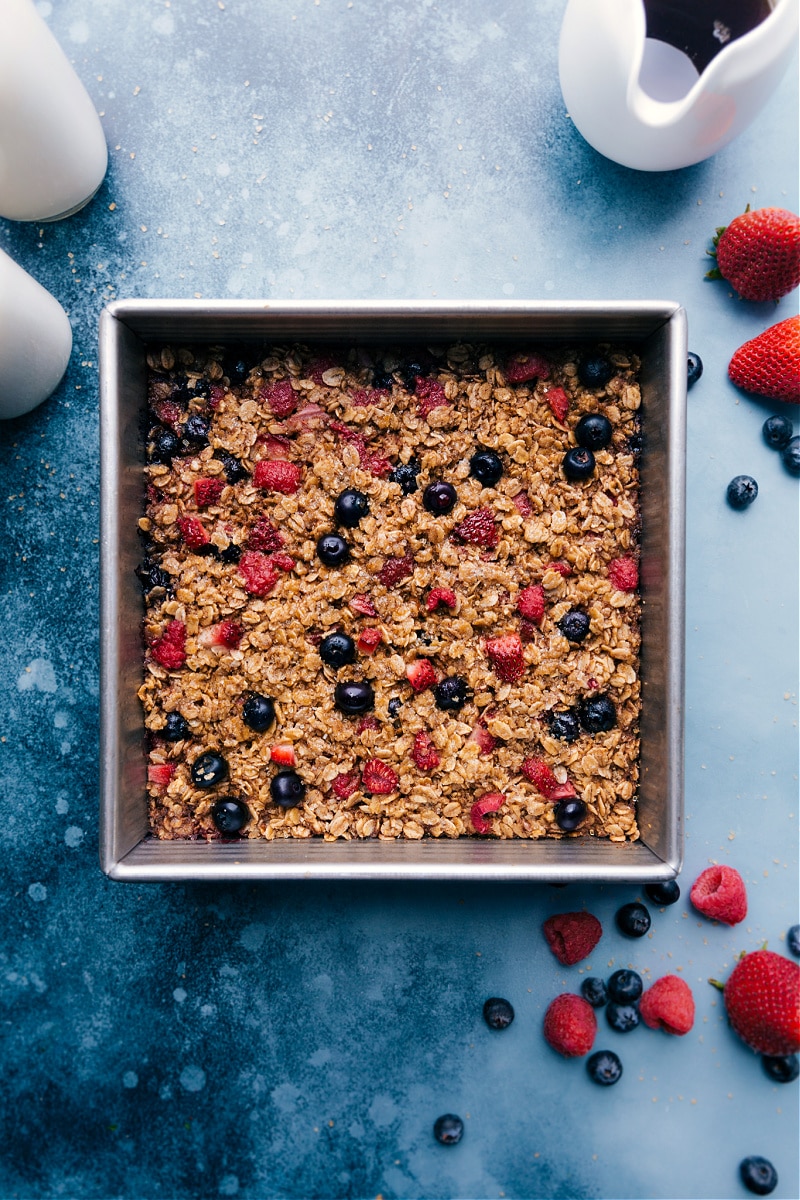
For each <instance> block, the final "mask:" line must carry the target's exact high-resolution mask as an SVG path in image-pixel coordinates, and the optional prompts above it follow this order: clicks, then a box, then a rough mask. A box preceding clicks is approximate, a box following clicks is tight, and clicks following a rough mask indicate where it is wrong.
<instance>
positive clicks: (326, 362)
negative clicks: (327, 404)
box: [306, 354, 336, 387]
mask: <svg viewBox="0 0 800 1200" xmlns="http://www.w3.org/2000/svg"><path fill="white" fill-rule="evenodd" d="M335 366H336V359H335V358H330V356H329V355H327V354H325V355H321V356H320V357H319V358H315V359H314V360H313V361H312V362H310V363H309V364H308V367H307V368H306V370H307V371H308V375H309V378H310V379H313V380H314V383H316V384H318V386H319V387H325V386H326V385H325V380H324V379H323V378H322V376H323V375H324V373H325V372H326V371H330V369H331V367H335Z"/></svg>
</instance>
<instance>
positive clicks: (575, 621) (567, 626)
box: [556, 608, 589, 642]
mask: <svg viewBox="0 0 800 1200" xmlns="http://www.w3.org/2000/svg"><path fill="white" fill-rule="evenodd" d="M556 624H557V625H558V628H559V629H560V630H561V632H562V633H563V635H564V637H565V638H566V639H567V641H568V642H582V641H583V639H584V638H585V637H586V635H587V633H588V632H589V616H588V614H587V613H585V612H583V610H582V609H580V608H572V609H570V611H569V612H568V613H565V614H564V616H563V617H562V618H561V620H560V621H557V622H556Z"/></svg>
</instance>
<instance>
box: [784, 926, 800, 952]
mask: <svg viewBox="0 0 800 1200" xmlns="http://www.w3.org/2000/svg"><path fill="white" fill-rule="evenodd" d="M786 942H787V945H788V947H789V949H790V950H791V952H792V954H793V955H794V956H795V958H800V925H793V926H792V928H791V929H790V930H789V932H788V933H787V935H786Z"/></svg>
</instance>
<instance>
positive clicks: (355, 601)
mask: <svg viewBox="0 0 800 1200" xmlns="http://www.w3.org/2000/svg"><path fill="white" fill-rule="evenodd" d="M349 605H350V608H351V609H352V610H353V612H354V613H358V615H359V616H360V617H377V615H378V613H377V610H376V608H375V605H374V604H373V603H372V600H371V598H370V597H369V596H367V595H366V594H365V593H364V592H360V593H358V594H357V595H355V596H351V598H350V600H349Z"/></svg>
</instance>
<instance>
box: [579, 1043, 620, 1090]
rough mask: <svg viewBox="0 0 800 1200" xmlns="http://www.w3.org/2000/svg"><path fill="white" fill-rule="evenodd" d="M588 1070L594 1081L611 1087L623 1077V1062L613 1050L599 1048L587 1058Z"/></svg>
mask: <svg viewBox="0 0 800 1200" xmlns="http://www.w3.org/2000/svg"><path fill="white" fill-rule="evenodd" d="M586 1070H587V1071H588V1073H589V1078H590V1079H591V1080H592V1082H593V1083H599V1084H600V1086H601V1087H611V1085H612V1084H613V1083H618V1082H619V1080H620V1079H621V1078H622V1063H621V1062H620V1061H619V1058H618V1057H617V1055H616V1054H615V1053H614V1051H613V1050H597V1051H596V1052H595V1053H594V1054H591V1055H589V1057H588V1058H587V1060H586Z"/></svg>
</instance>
